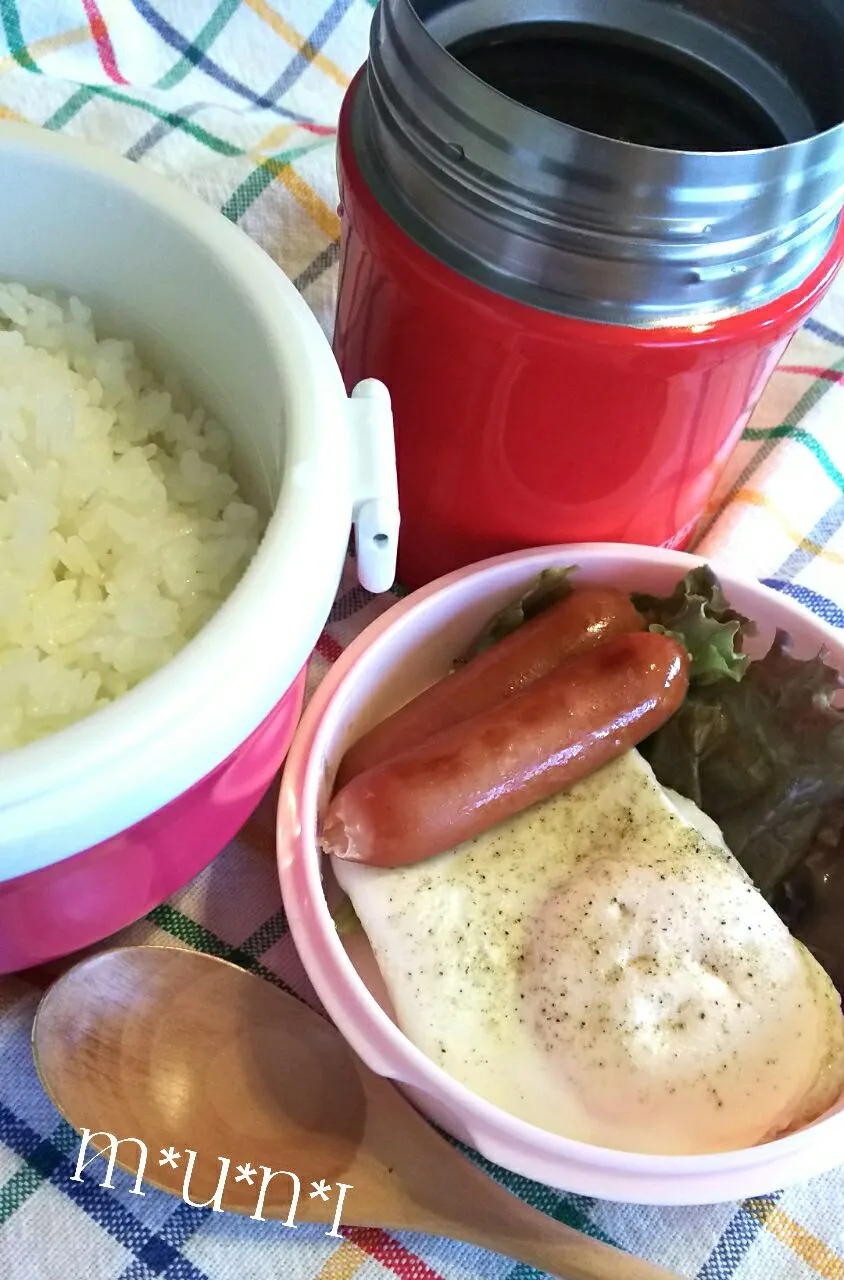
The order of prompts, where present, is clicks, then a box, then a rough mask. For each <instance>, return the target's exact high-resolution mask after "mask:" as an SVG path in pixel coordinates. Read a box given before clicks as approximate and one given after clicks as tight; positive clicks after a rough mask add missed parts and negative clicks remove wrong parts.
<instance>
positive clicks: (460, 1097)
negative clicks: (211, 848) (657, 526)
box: [278, 543, 844, 1205]
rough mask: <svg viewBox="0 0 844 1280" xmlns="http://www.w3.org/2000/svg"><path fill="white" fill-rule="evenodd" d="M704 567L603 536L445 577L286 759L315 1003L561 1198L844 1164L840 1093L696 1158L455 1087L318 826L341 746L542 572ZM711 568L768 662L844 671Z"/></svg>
mask: <svg viewBox="0 0 844 1280" xmlns="http://www.w3.org/2000/svg"><path fill="white" fill-rule="evenodd" d="M700 563H701V560H700V559H699V558H698V557H695V556H691V555H686V554H684V553H682V552H676V551H665V550H659V549H655V548H650V547H639V546H627V545H620V544H608V543H605V544H597V543H596V544H580V545H575V546H556V547H546V548H543V549H541V550H533V551H525V552H516V553H513V554H511V555H505V556H501V557H496V558H494V559H492V560H487V561H484V562H482V563H480V564H477V565H474V566H472V567H470V568H468V569H463V570H459V571H458V572H455V573H452V574H449V575H448V576H446V577H444V578H440V579H438V580H437V581H436V582H433V583H431V584H430V585H428V586H426V587H424V588H423V589H422V590H420V591H417V592H415V593H414V594H413V595H411V596H408V597H407V598H406V599H405V600H403V601H402V602H401V603H399V604H397V605H396V606H395V607H394V608H392V609H390V610H389V612H388V613H386V614H384V615H383V616H382V617H381V618H379V619H378V620H377V621H376V622H374V623H373V624H372V625H371V626H369V627H368V628H367V629H366V631H365V632H364V633H363V634H362V635H361V636H359V637H358V639H357V640H356V641H355V642H354V643H353V644H352V645H350V647H349V648H348V649H347V650H346V651H345V653H344V654H343V655H342V657H341V658H340V659H339V660H338V661H337V663H336V664H335V665H334V667H333V668H332V670H331V672H330V673H329V675H328V676H327V677H326V678H325V680H324V681H323V682H322V683H321V684H320V686H319V688H318V689H317V691H316V694H315V696H314V698H313V699H312V701H311V702H310V704H309V706H308V708H307V711H306V712H305V715H304V717H303V719H302V721H301V724H300V727H299V730H298V732H297V735H296V738H295V741H294V743H293V746H292V748H291V751H290V754H289V756H288V759H287V763H286V766H285V770H284V776H283V780H282V790H281V795H280V800H279V813H278V865H279V875H280V879H281V888H282V894H283V897H284V905H285V909H286V912H287V917H288V920H289V923H290V929H291V932H292V934H293V938H294V940H295V943H296V946H297V948H298V951H299V955H300V956H301V959H302V962H303V964H304V966H305V969H306V970H307V972H308V976H309V977H310V979H311V982H312V983H313V986H314V988H315V990H316V992H317V994H318V996H319V998H320V999H321V1000H322V1002H323V1004H324V1005H325V1008H326V1010H327V1011H328V1013H329V1014H330V1016H331V1017H332V1019H333V1020H334V1022H335V1023H336V1024H337V1027H338V1028H339V1030H340V1031H341V1032H342V1034H343V1035H344V1037H345V1038H346V1040H347V1041H348V1042H349V1044H350V1045H351V1047H352V1048H353V1049H354V1051H355V1052H356V1053H357V1054H358V1055H359V1057H360V1058H362V1059H363V1061H364V1062H365V1063H366V1064H367V1065H368V1066H369V1067H370V1068H371V1069H372V1070H373V1071H375V1072H376V1073H377V1074H378V1075H381V1076H384V1077H386V1078H388V1079H391V1080H393V1081H394V1082H395V1083H396V1085H398V1087H399V1088H400V1089H401V1090H402V1091H403V1092H404V1093H405V1094H406V1095H407V1097H408V1098H409V1099H410V1100H411V1101H412V1102H413V1103H414V1104H415V1105H416V1106H417V1107H418V1109H419V1110H420V1111H421V1112H422V1113H423V1114H425V1115H426V1116H428V1117H429V1118H430V1119H431V1120H433V1121H435V1122H436V1123H437V1124H438V1125H440V1126H441V1127H442V1128H443V1129H445V1130H446V1131H447V1132H448V1133H450V1134H452V1136H454V1137H456V1138H458V1139H460V1140H461V1141H463V1142H465V1143H467V1144H468V1145H469V1146H470V1147H473V1148H475V1150H477V1151H478V1152H480V1154H481V1155H483V1156H485V1157H486V1158H487V1159H489V1160H492V1161H494V1162H495V1163H497V1164H499V1165H501V1166H503V1167H504V1168H505V1169H509V1170H512V1171H513V1172H514V1173H518V1174H522V1175H524V1176H525V1177H528V1178H533V1179H536V1180H537V1181H539V1182H543V1183H546V1184H547V1185H549V1186H552V1187H556V1188H558V1189H560V1190H563V1191H571V1192H576V1193H580V1194H582V1195H587V1196H596V1197H599V1198H603V1199H611V1200H626V1201H633V1202H636V1203H644V1204H661V1205H671V1204H681V1205H691V1204H707V1203H717V1202H720V1201H727V1200H733V1199H740V1198H743V1197H746V1196H754V1195H762V1194H765V1193H768V1192H771V1191H774V1190H777V1189H779V1188H780V1187H782V1186H785V1185H787V1184H789V1183H793V1182H796V1181H800V1180H802V1179H804V1178H808V1177H810V1176H812V1175H815V1174H819V1173H822V1172H824V1171H826V1170H828V1169H830V1168H832V1167H833V1166H834V1165H836V1164H839V1163H840V1162H841V1161H842V1159H844V1098H842V1099H841V1100H840V1101H839V1103H838V1105H837V1106H836V1107H835V1108H833V1109H832V1111H830V1112H829V1113H828V1114H827V1115H825V1116H824V1117H822V1118H821V1119H819V1120H818V1121H816V1122H815V1123H814V1124H812V1125H810V1126H807V1127H806V1128H804V1129H802V1130H800V1131H798V1132H796V1133H793V1134H790V1135H788V1136H787V1137H784V1138H780V1139H777V1140H776V1141H773V1142H769V1143H766V1144H764V1145H761V1146H757V1147H753V1148H749V1149H747V1150H741V1151H729V1152H724V1153H719V1154H714V1155H704V1156H689V1157H687V1156H653V1155H636V1154H630V1153H628V1152H623V1151H614V1150H611V1149H609V1148H605V1147H597V1146H591V1145H588V1144H586V1143H582V1142H574V1141H571V1140H569V1139H566V1138H562V1137H558V1136H556V1135H554V1134H551V1133H547V1132H545V1131H543V1130H541V1129H539V1128H536V1127H535V1126H532V1125H529V1124H526V1123H524V1122H523V1121H521V1120H518V1119H516V1118H515V1117H513V1116H511V1115H509V1114H507V1113H506V1112H504V1111H502V1110H501V1109H499V1108H498V1107H495V1106H493V1105H491V1104H490V1103H488V1102H486V1101H485V1100H484V1099H482V1098H480V1097H478V1096H477V1095H475V1094H473V1093H472V1092H471V1091H470V1090H468V1089H467V1088H465V1087H464V1086H462V1085H461V1084H459V1083H458V1082H457V1081H456V1080H453V1079H452V1078H451V1077H450V1076H448V1075H447V1074H446V1073H445V1072H444V1071H442V1070H441V1069H440V1068H439V1067H438V1066H436V1065H435V1064H434V1063H433V1062H432V1061H431V1060H430V1059H428V1058H427V1057H426V1056H425V1055H423V1054H422V1053H421V1052H420V1051H419V1050H418V1049H416V1048H415V1047H414V1045H413V1044H411V1042H410V1041H409V1040H408V1039H407V1038H406V1037H405V1036H404V1035H403V1034H402V1032H401V1031H400V1030H399V1028H398V1026H397V1025H396V1023H395V1022H394V1021H393V1019H392V1017H391V1016H390V1004H389V1000H388V998H387V995H386V991H385V988H384V985H383V983H382V982H381V981H380V978H379V974H378V971H377V968H376V966H375V961H374V959H373V957H372V953H371V951H370V950H369V947H368V944H367V943H366V942H365V940H364V939H363V938H362V937H361V936H360V935H352V936H351V937H350V938H349V939H348V940H347V941H346V942H345V943H344V941H343V940H341V938H340V937H339V936H338V934H337V931H336V929H335V927H334V923H333V920H332V916H331V909H332V907H333V906H336V903H337V901H338V900H339V896H338V890H337V886H336V883H335V882H334V879H333V876H332V873H331V868H330V865H329V863H328V860H326V859H324V858H323V857H322V855H321V854H320V852H319V849H318V847H317V843H316V830H317V823H318V817H319V815H320V813H321V810H322V807H323V806H324V805H325V803H326V801H327V799H328V796H329V794H330V791H331V787H332V783H333V778H334V775H335V772H336V769H337V766H338V764H339V762H340V759H341V758H342V756H343V753H344V751H345V750H346V748H347V747H348V746H349V745H350V744H351V743H352V742H353V741H354V740H355V739H356V738H357V737H359V736H360V735H361V734H362V733H363V732H365V731H366V730H367V729H368V728H369V727H371V726H372V725H373V724H375V723H376V722H377V721H378V720H379V719H382V718H383V717H384V716H385V715H388V714H389V713H390V712H391V711H393V710H395V709H396V708H397V707H398V706H400V705H401V704H402V703H404V702H406V701H408V699H410V698H411V697H413V696H414V695H415V694H417V693H419V692H420V691H421V690H422V689H423V688H424V687H426V686H427V685H429V684H431V683H433V681H435V680H437V679H439V678H441V677H442V676H443V675H445V674H446V672H447V671H448V669H449V666H450V664H451V663H452V661H453V660H454V657H455V655H456V654H459V653H460V652H461V651H462V650H464V649H465V648H466V646H467V645H468V644H469V643H470V642H471V640H472V639H473V638H474V636H475V635H476V634H477V633H478V631H479V629H480V628H481V627H482V626H483V624H484V623H485V622H486V620H487V619H488V618H489V617H490V616H491V615H492V614H493V613H494V612H495V611H496V610H498V609H499V608H501V607H502V606H503V605H504V604H506V603H507V602H508V601H509V600H512V599H514V598H515V597H517V596H518V595H519V593H520V591H521V590H522V589H523V588H524V587H525V586H526V585H527V584H529V583H530V582H531V581H532V580H533V579H534V578H535V577H536V575H537V574H538V573H539V572H540V571H541V570H542V569H544V568H547V567H549V566H552V565H571V564H576V565H578V566H579V573H578V575H577V579H578V582H581V583H600V584H605V585H612V586H616V587H620V588H622V589H624V590H638V591H646V592H655V593H661V594H667V593H668V592H669V591H670V590H671V589H672V588H673V587H674V586H675V584H676V583H677V581H678V580H679V579H680V578H681V577H682V576H683V575H684V574H685V573H687V572H688V571H689V569H690V568H692V567H693V566H694V565H696V564H700ZM712 567H713V568H714V569H715V571H716V573H718V575H719V577H720V579H721V581H722V583H723V586H724V589H725V592H726V594H727V597H728V599H729V600H730V602H731V603H732V604H733V605H734V606H735V607H736V608H737V609H739V610H741V611H742V612H743V613H745V614H746V615H748V616H749V617H750V618H752V619H753V620H754V621H755V622H756V623H757V625H758V635H757V637H755V639H754V640H753V642H752V643H751V644H750V645H748V651H749V652H751V653H753V652H757V653H764V651H765V650H766V649H767V647H768V645H769V644H770V642H771V640H772V639H773V634H774V630H775V629H776V628H777V627H782V628H784V629H785V630H786V631H788V632H789V633H790V634H791V636H792V638H793V641H794V649H793V651H794V653H795V655H796V656H798V657H808V656H811V655H815V654H817V652H818V650H819V649H820V648H821V647H822V646H826V648H827V649H828V651H829V655H830V656H829V659H828V661H830V662H831V663H832V664H833V665H834V666H836V667H837V668H838V670H839V671H844V633H841V632H836V631H835V630H834V629H833V628H831V627H829V626H827V625H826V624H825V623H823V622H821V621H819V620H818V619H817V618H815V617H813V616H812V615H811V614H809V613H807V612H806V611H805V610H804V609H802V608H801V607H800V606H799V605H796V604H794V603H793V602H791V601H789V600H788V599H786V598H784V597H782V596H780V595H778V594H777V593H776V592H774V591H771V590H769V589H767V588H766V587H764V586H761V585H760V584H759V583H757V582H754V581H750V580H748V579H744V578H740V577H738V576H736V575H735V574H733V573H731V572H730V571H728V570H727V569H723V570H722V569H721V568H719V566H718V565H717V564H714V565H713V566H712ZM347 948H348V949H347Z"/></svg>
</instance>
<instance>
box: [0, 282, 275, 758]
mask: <svg viewBox="0 0 844 1280" xmlns="http://www.w3.org/2000/svg"><path fill="white" fill-rule="evenodd" d="M229 467H230V451H229V439H228V436H227V434H226V432H225V431H224V430H223V429H222V428H221V427H220V426H219V425H218V424H217V423H215V422H212V421H211V420H210V419H209V418H207V417H206V415H205V413H204V412H203V410H202V409H201V408H200V407H199V406H197V405H195V404H193V403H191V402H190V401H189V400H188V399H187V398H186V396H185V395H184V393H183V392H182V391H181V390H180V389H179V387H178V385H177V383H176V382H175V380H174V379H173V378H172V377H169V376H167V377H164V378H161V377H158V376H156V374H154V373H153V372H152V371H151V370H149V369H147V368H146V367H145V366H144V365H142V364H141V362H140V360H139V359H138V356H137V355H136V353H135V350H134V348H133V346H132V344H131V343H130V342H122V341H118V340H116V339H114V338H102V339H99V340H98V338H97V336H96V335H95V332H94V327H93V324H92V322H91V312H90V310H89V309H88V308H87V307H86V306H83V304H82V303H81V302H79V301H78V299H76V298H71V299H70V300H69V301H64V300H61V299H57V298H56V297H54V296H53V295H52V294H45V295H43V296H37V295H35V294H32V293H30V292H28V291H27V290H26V289H25V288H24V286H23V285H20V284H3V283H0V750H8V749H9V748H12V747H17V746H22V745H23V744H25V743H27V742H31V741H33V740H34V739H36V738H40V737H42V736H44V735H45V734H48V733H52V732H55V731H56V730H57V729H60V728H63V727H64V726H66V725H69V724H71V723H72V722H73V721H75V720H78V719H79V718H81V717H82V716H85V715H88V714H89V713H90V712H91V711H94V710H95V709H96V708H98V707H101V706H103V705H105V704H106V703H108V702H110V701H112V700H113V699H114V698H118V697H119V696H120V695H121V694H122V693H125V692H126V691H127V690H128V689H131V688H132V687H133V686H134V685H136V684H137V683H138V682H139V681H140V680H143V679H144V677H145V676H147V675H149V674H150V673H151V672H153V671H155V670H157V669H158V668H159V667H162V666H163V665H164V664H165V663H166V662H168V661H169V660H170V659H171V658H172V657H173V656H174V655H175V654H176V653H178V651H179V650H180V649H181V648H182V647H183V646H184V645H185V644H186V643H187V641H188V640H190V638H191V637H192V636H194V635H195V634H196V632H197V631H198V630H199V629H200V627H202V625H203V624H204V623H205V622H206V621H207V620H208V619H209V618H210V617H211V615H212V614H213V613H214V612H215V610H216V609H218V608H219V606H220V605H221V604H222V602H223V601H224V600H225V599H226V597H227V596H228V595H229V594H230V592H231V591H232V589H233V587H234V586H235V584H236V583H237V581H238V579H239V578H240V576H241V574H242V573H243V571H244V569H245V568H246V565H247V564H248V562H249V560H250V558H251V556H252V555H253V554H254V552H255V550H256V547H257V544H258V540H259V537H260V533H261V529H260V522H259V517H258V513H257V511H256V510H255V509H254V508H253V507H251V506H249V505H247V503H245V502H244V501H243V499H242V498H241V497H240V495H239V493H238V488H237V484H236V483H235V481H234V479H233V478H232V476H231V474H230V470H229Z"/></svg>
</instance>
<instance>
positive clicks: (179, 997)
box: [33, 947, 677, 1280]
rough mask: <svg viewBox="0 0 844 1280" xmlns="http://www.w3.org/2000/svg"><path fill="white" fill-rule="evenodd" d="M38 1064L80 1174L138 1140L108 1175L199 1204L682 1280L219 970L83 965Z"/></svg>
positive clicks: (266, 992) (313, 1021)
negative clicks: (116, 1172)
mask: <svg viewBox="0 0 844 1280" xmlns="http://www.w3.org/2000/svg"><path fill="white" fill-rule="evenodd" d="M33 1052H34V1055H35V1061H36V1066H37V1068H38V1072H39V1075H40V1077H41V1080H42V1082H43V1084H44V1088H45V1090H46V1092H47V1093H48V1095H49V1096H50V1098H51V1099H52V1101H53V1102H54V1104H55V1106H56V1107H57V1108H58V1110H59V1111H60V1112H61V1113H62V1115H64V1116H65V1118H66V1119H67V1120H68V1121H69V1123H70V1124H71V1125H72V1126H73V1127H74V1128H75V1129H76V1130H77V1131H79V1132H81V1133H83V1136H84V1131H85V1130H89V1131H90V1132H91V1134H93V1135H95V1137H93V1138H92V1139H91V1140H90V1143H89V1146H88V1150H87V1154H86V1157H85V1159H86V1160H87V1159H89V1158H90V1157H91V1156H92V1153H93V1151H94V1150H95V1149H97V1148H104V1149H106V1150H107V1149H108V1145H109V1137H108V1135H113V1136H114V1138H115V1139H117V1140H122V1139H126V1138H134V1139H136V1140H137V1141H136V1142H134V1143H130V1142H123V1141H121V1142H120V1146H119V1147H117V1148H116V1152H115V1162H116V1163H117V1164H119V1165H120V1166H121V1167H123V1168H125V1169H128V1170H130V1171H131V1172H132V1173H135V1172H136V1171H139V1173H140V1174H141V1175H142V1178H143V1182H145V1183H147V1184H149V1185H152V1186H156V1187H159V1188H161V1189H162V1190H164V1191H168V1192H170V1193H171V1194H173V1195H180V1196H183V1197H184V1198H187V1197H188V1196H189V1198H190V1200H191V1201H192V1202H193V1203H202V1202H205V1201H211V1202H212V1203H214V1204H215V1205H216V1207H221V1208H223V1209H226V1210H230V1211H233V1212H235V1213H241V1214H248V1215H250V1216H252V1217H253V1218H257V1219H259V1220H260V1219H269V1218H276V1219H280V1220H282V1221H285V1222H287V1223H288V1225H291V1226H292V1225H295V1223H296V1222H299V1221H311V1222H324V1223H326V1224H329V1225H328V1232H329V1234H333V1235H337V1227H338V1226H339V1224H340V1223H341V1222H342V1223H343V1224H347V1225H348V1224H356V1225H361V1226H377V1227H383V1228H386V1229H388V1230H410V1231H421V1232H428V1233H430V1234H433V1235H439V1236H447V1237H450V1238H452V1239H455V1240H463V1241H467V1242H469V1243H472V1244H477V1245H480V1246H482V1247H484V1248H486V1249H490V1250H492V1251H494V1252H497V1253H501V1254H504V1255H505V1256H508V1257H511V1258H514V1259H516V1260H519V1261H522V1262H525V1263H528V1264H529V1265H532V1266H534V1267H537V1268H539V1269H541V1270H544V1271H550V1272H552V1273H553V1274H555V1275H557V1276H560V1277H564V1278H565V1280H672V1278H671V1276H670V1274H669V1273H668V1272H666V1271H663V1270H662V1269H661V1268H657V1267H654V1266H652V1265H650V1264H649V1263H645V1262H643V1261H639V1260H637V1259H635V1258H633V1257H629V1256H627V1255H625V1254H622V1253H620V1252H618V1251H617V1250H615V1249H612V1248H610V1247H608V1246H606V1245H604V1244H601V1243H600V1242H598V1241H596V1240H592V1239H590V1238H589V1237H588V1236H584V1235H581V1234H579V1233H578V1232H576V1231H574V1230H572V1229H571V1228H570V1227H567V1226H565V1225H564V1224H562V1223H559V1222H556V1221H555V1220H554V1219H552V1218H550V1217H548V1216H547V1215H545V1214H543V1213H540V1212H538V1211H537V1210H534V1209H531V1208H530V1207H529V1206H528V1205H526V1204H524V1203H523V1202H522V1201H521V1200H519V1199H517V1198H516V1197H515V1196H513V1195H511V1194H510V1193H509V1192H508V1191H506V1190H505V1189H504V1188H503V1187H501V1186H499V1185H498V1184H497V1183H496V1182H494V1181H492V1180H491V1179H490V1178H488V1177H487V1176H486V1175H485V1174H484V1173H483V1172H482V1171H481V1170H480V1169H478V1168H477V1167H476V1166H475V1165H473V1164H472V1163H470V1162H469V1161H468V1160H466V1159H465V1158H464V1157H463V1156H462V1155H461V1154H460V1153H459V1151H457V1150H456V1148H454V1147H452V1146H450V1145H449V1143H447V1142H446V1141H445V1140H444V1139H442V1138H441V1137H439V1135H438V1134H437V1133H436V1131H435V1130H434V1129H433V1128H431V1126H430V1125H429V1124H428V1123H427V1122H426V1121H425V1120H423V1119H422V1118H421V1116H420V1115H419V1114H418V1113H417V1112H416V1111H415V1110H414V1109H413V1108H412V1107H411V1106H410V1104H409V1103H407V1102H406V1101H405V1100H404V1098H403V1097H402V1096H401V1095H400V1094H399V1093H398V1092H397V1091H396V1089H395V1088H394V1087H393V1086H392V1085H391V1084H389V1083H388V1082H386V1081H384V1080H382V1079H380V1078H379V1077H378V1076H376V1075H374V1074H373V1073H372V1072H371V1071H370V1070H369V1069H368V1068H367V1067H365V1066H364V1065H363V1064H362V1063H361V1062H360V1061H359V1060H358V1059H357V1058H356V1057H355V1056H354V1055H353V1054H352V1052H351V1050H350V1049H349V1048H348V1046H347V1045H346V1044H345V1042H344V1041H343V1040H342V1038H341V1037H340V1035H339V1033H338V1032H337V1031H336V1030H335V1028H334V1027H333V1026H332V1025H331V1024H330V1023H329V1022H327V1021H325V1020H324V1019H323V1018H321V1017H320V1016H319V1015H318V1014H316V1013H314V1012H313V1011H312V1010H311V1009H309V1008H308V1007H307V1006H306V1005H304V1004H302V1003H300V1002H299V1001H297V1000H296V999H295V998H293V997H292V996H289V995H286V994H285V993H284V992H283V991H281V990H279V989H278V988H277V987H274V986H272V985H271V984H270V983H268V982H265V981H262V980H261V979H259V978H256V977H254V976H252V975H251V974H249V973H246V972H245V971H244V970H242V969H238V968H237V967H236V966H234V965H231V964H228V963H227V962H225V961H223V960H219V959H217V958H215V957H212V956H208V955H205V954H201V953H196V952H190V951H184V950H181V949H174V948H160V947H128V948H123V949H117V950H113V951H107V952H103V953H100V954H99V955H95V956H92V957H90V958H88V959H86V960H84V961H82V962H81V963H80V964H78V965H76V966H75V967H74V968H73V969H71V970H70V971H69V972H68V973H66V974H65V975H64V976H63V977H61V978H60V979H59V980H58V981H57V982H56V983H55V985H54V986H53V987H52V988H51V989H50V990H49V991H48V992H47V994H46V995H45V996H44V998H43V1000H42V1002H41V1004H40V1006H39V1009H38V1013H37V1015H36V1019H35V1025H34V1028H33ZM140 1144H143V1145H142V1146H141V1145H140ZM165 1152H171V1153H172V1156H171V1159H172V1160H173V1161H175V1164H174V1163H169V1162H168V1160H167V1159H166V1157H165V1156H164V1153H165ZM191 1153H194V1154H193V1156H191ZM176 1155H178V1157H179V1159H178V1160H176ZM139 1166H140V1168H139ZM189 1166H190V1167H189ZM100 1169H101V1170H102V1173H100V1170H97V1175H98V1176H104V1175H105V1173H106V1169H105V1164H104V1163H102V1162H101V1163H100ZM247 1169H249V1170H252V1171H253V1174H254V1176H253V1177H252V1178H251V1180H250V1179H249V1178H248V1177H247V1176H245V1174H244V1170H247ZM187 1173H189V1175H190V1177H189V1179H186V1174H187ZM239 1175H240V1176H239ZM293 1175H295V1177H294V1176H293ZM88 1176H95V1175H94V1173H93V1171H92V1172H91V1173H90V1174H89V1175H88ZM297 1180H298V1188H299V1191H298V1195H295V1196H294V1193H295V1192H296V1186H297ZM319 1186H321V1187H322V1188H323V1190H322V1192H319V1191H316V1190H314V1187H319ZM136 1187H137V1188H138V1189H141V1183H140V1181H136ZM325 1187H328V1188H329V1192H326V1191H325ZM344 1188H345V1189H344ZM262 1189H263V1194H262ZM215 1196H216V1197H217V1199H216V1200H214V1197H215ZM256 1211H257V1212H256ZM674 1280H677V1278H676V1277H674Z"/></svg>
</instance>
